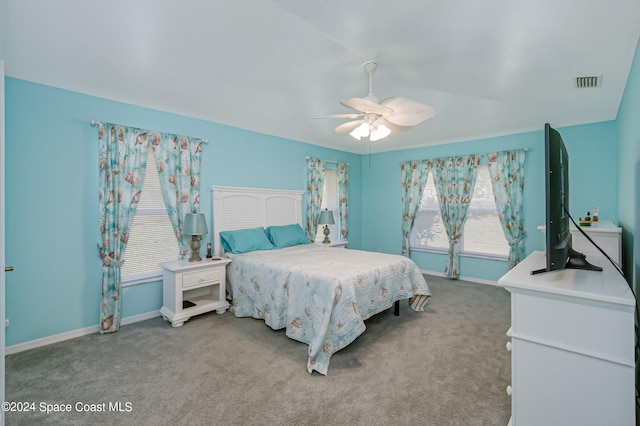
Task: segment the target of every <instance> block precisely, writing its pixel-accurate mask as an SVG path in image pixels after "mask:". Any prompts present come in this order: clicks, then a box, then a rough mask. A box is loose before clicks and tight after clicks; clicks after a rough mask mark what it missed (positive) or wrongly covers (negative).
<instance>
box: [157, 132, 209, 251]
mask: <svg viewBox="0 0 640 426" xmlns="http://www.w3.org/2000/svg"><path fill="white" fill-rule="evenodd" d="M202 143H203V142H202V140H200V139H194V138H189V137H186V136H176V135H171V134H161V133H158V132H152V133H151V146H152V147H153V150H154V157H155V160H156V166H157V168H158V177H159V178H160V187H161V190H162V198H163V200H164V204H165V206H166V207H167V213H168V214H169V218H170V219H171V225H172V226H173V231H174V232H175V234H176V238H177V240H178V246H179V248H180V254H179V258H180V259H184V258H185V257H186V256H187V254H188V252H189V238H188V237H183V236H182V222H183V221H184V217H185V215H186V214H187V213H189V212H191V211H193V210H196V211H197V210H198V207H199V206H200V159H201V155H202Z"/></svg>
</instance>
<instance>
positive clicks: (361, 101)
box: [340, 98, 393, 115]
mask: <svg viewBox="0 0 640 426" xmlns="http://www.w3.org/2000/svg"><path fill="white" fill-rule="evenodd" d="M340 103H341V104H342V105H344V106H346V107H347V108H351V109H355V110H356V111H360V112H362V113H365V114H369V113H373V114H382V115H386V114H391V113H393V110H392V109H391V108H389V107H387V106H383V105H380V104H377V103H375V102H373V101H370V100H369V99H365V98H351V99H347V100H345V101H340Z"/></svg>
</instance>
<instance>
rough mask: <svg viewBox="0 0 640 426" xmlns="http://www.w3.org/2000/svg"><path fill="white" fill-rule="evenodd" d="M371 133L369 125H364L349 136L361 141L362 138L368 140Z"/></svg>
mask: <svg viewBox="0 0 640 426" xmlns="http://www.w3.org/2000/svg"><path fill="white" fill-rule="evenodd" d="M369 133H370V126H369V123H362V124H361V125H359V126H358V127H356V128H355V129H353V131H352V132H351V133H349V134H350V135H351V136H352V137H354V138H355V139H357V140H360V139H362V138H366V137H367V136H369Z"/></svg>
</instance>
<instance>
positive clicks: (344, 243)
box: [314, 240, 349, 248]
mask: <svg viewBox="0 0 640 426" xmlns="http://www.w3.org/2000/svg"><path fill="white" fill-rule="evenodd" d="M314 244H316V245H319V246H324V247H339V248H347V244H349V241H347V240H340V241H331V242H330V243H327V244H324V243H323V242H322V241H316V242H315V243H314Z"/></svg>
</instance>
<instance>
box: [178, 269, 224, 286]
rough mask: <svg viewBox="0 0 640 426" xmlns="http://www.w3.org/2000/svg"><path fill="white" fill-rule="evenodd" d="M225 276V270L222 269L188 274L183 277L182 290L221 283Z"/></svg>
mask: <svg viewBox="0 0 640 426" xmlns="http://www.w3.org/2000/svg"><path fill="white" fill-rule="evenodd" d="M223 276H224V269H220V268H215V269H210V270H207V271H199V272H191V273H187V274H184V275H183V276H182V288H183V289H184V288H190V287H198V286H201V285H203V284H208V283H215V282H221V281H222V277H223Z"/></svg>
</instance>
